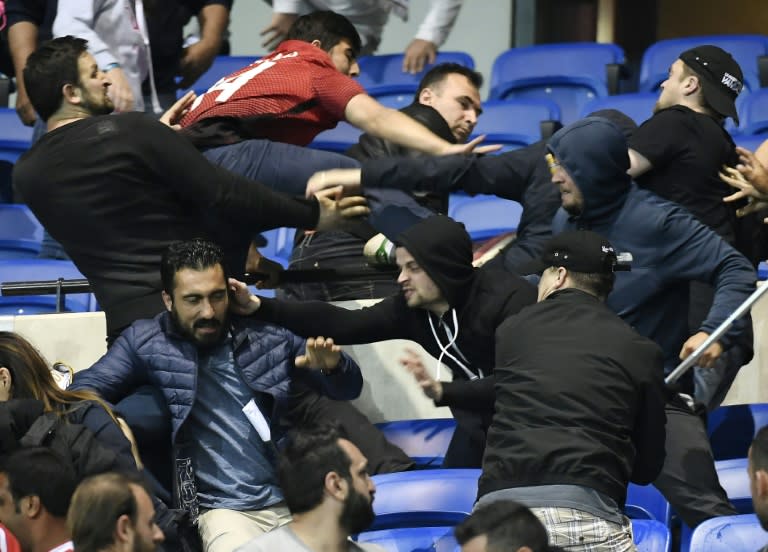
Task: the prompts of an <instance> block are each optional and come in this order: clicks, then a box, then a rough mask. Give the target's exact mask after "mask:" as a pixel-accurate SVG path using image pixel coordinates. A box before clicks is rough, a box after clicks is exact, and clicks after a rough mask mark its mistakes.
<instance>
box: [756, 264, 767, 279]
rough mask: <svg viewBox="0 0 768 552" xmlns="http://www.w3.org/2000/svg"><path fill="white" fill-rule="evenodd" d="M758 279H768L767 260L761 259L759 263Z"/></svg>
mask: <svg viewBox="0 0 768 552" xmlns="http://www.w3.org/2000/svg"><path fill="white" fill-rule="evenodd" d="M757 279H758V280H768V263H766V262H765V261H760V264H759V265H757Z"/></svg>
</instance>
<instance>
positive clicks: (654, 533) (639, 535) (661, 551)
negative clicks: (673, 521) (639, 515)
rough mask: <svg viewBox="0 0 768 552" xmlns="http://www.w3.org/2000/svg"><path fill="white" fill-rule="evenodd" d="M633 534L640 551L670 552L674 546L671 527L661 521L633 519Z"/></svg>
mask: <svg viewBox="0 0 768 552" xmlns="http://www.w3.org/2000/svg"><path fill="white" fill-rule="evenodd" d="M632 536H633V540H634V542H635V546H637V550H638V552H669V550H670V548H671V546H672V535H671V534H670V532H669V528H668V527H667V526H666V525H664V524H663V523H661V522H659V521H655V520H649V519H633V520H632Z"/></svg>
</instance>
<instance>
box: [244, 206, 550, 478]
mask: <svg viewBox="0 0 768 552" xmlns="http://www.w3.org/2000/svg"><path fill="white" fill-rule="evenodd" d="M398 244H399V245H401V246H403V247H405V248H406V249H407V250H408V252H409V253H410V254H411V255H413V257H414V259H415V260H416V262H417V263H418V264H419V266H421V267H422V268H423V269H424V270H425V271H426V272H427V274H428V275H429V276H430V278H431V279H432V280H433V281H434V283H435V284H436V285H437V287H438V288H439V289H440V291H441V292H442V294H443V297H445V299H446V300H447V302H448V304H449V306H450V308H449V310H448V311H447V312H446V313H445V314H443V316H437V315H435V314H433V313H431V312H430V311H428V310H425V309H422V308H411V307H409V306H408V304H407V303H406V300H405V298H404V296H403V294H402V293H398V294H397V295H394V296H392V297H388V298H386V299H384V300H382V301H381V302H379V303H377V304H376V305H373V306H371V307H366V308H363V309H360V310H348V309H345V308H343V307H337V306H335V305H331V304H328V303H325V302H322V301H303V302H299V301H279V300H275V299H262V300H261V308H260V309H259V310H258V311H257V312H256V313H255V315H254V316H256V317H258V318H261V319H263V320H268V321H271V322H274V323H276V324H279V325H282V326H285V327H286V328H288V329H289V330H291V331H293V332H295V333H297V334H298V335H301V336H304V337H310V336H314V335H326V336H330V337H332V338H333V339H334V341H335V342H336V343H338V344H340V345H351V344H357V343H372V342H375V341H384V340H387V339H410V340H412V341H415V342H417V343H418V344H420V345H421V346H422V347H424V349H425V350H426V351H427V352H428V353H429V354H431V355H432V356H434V357H436V358H442V361H443V363H444V364H446V365H447V366H448V367H449V368H450V369H451V371H452V372H453V378H454V381H453V382H450V383H449V382H444V383H443V397H442V400H441V401H440V402H439V403H437V404H438V406H449V407H450V408H451V411H452V412H453V415H454V417H455V418H456V421H457V425H458V427H457V432H456V434H455V435H454V440H453V441H452V443H451V448H449V451H448V453H447V454H446V462H445V464H444V465H446V466H451V467H460V466H466V467H469V466H479V465H480V460H481V459H482V452H483V447H484V443H485V429H486V428H487V426H488V424H489V423H490V419H491V416H492V414H493V402H492V401H489V400H488V397H489V396H490V397H492V396H493V378H488V376H489V375H491V374H492V373H493V370H494V363H495V350H496V343H495V339H494V335H495V333H496V328H497V327H498V326H499V325H500V324H501V323H502V322H503V321H504V320H506V319H507V318H509V317H510V316H512V315H513V314H516V313H517V312H518V311H519V310H520V309H521V308H523V307H525V306H526V305H531V304H533V303H535V302H536V289H535V288H534V287H533V286H532V285H530V284H529V283H528V282H526V281H525V280H523V279H521V278H519V277H517V276H513V275H510V274H508V273H505V272H502V271H498V272H497V271H492V270H482V271H480V270H476V269H474V268H473V267H472V243H471V241H470V238H469V236H468V235H467V232H466V230H465V229H464V226H463V225H462V224H460V223H458V222H455V221H454V220H452V219H451V218H449V217H446V216H442V215H438V216H434V217H430V218H427V219H424V220H422V221H421V222H419V223H418V224H415V225H414V226H412V227H411V228H409V229H408V230H406V231H404V232H403V233H402V234H400V237H399V239H398ZM454 314H455V319H454ZM454 320H456V322H457V324H455V323H454ZM433 328H434V331H433ZM446 330H447V332H449V333H450V334H452V335H455V334H458V335H457V337H456V340H455V343H454V344H453V345H450V344H449V342H450V338H449V337H447V332H446ZM443 351H446V352H445V353H444V352H443ZM480 397H484V399H480ZM462 440H463V444H459V442H460V441H462Z"/></svg>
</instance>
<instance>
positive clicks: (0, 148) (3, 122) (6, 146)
mask: <svg viewBox="0 0 768 552" xmlns="http://www.w3.org/2000/svg"><path fill="white" fill-rule="evenodd" d="M31 145H32V127H28V126H25V125H24V123H22V122H21V119H19V116H18V115H17V114H16V110H15V109H12V108H10V107H2V108H0V161H6V162H8V163H11V164H13V163H16V161H17V160H18V158H19V157H20V156H21V154H22V153H24V152H25V151H27V150H28V149H29V148H30V146H31Z"/></svg>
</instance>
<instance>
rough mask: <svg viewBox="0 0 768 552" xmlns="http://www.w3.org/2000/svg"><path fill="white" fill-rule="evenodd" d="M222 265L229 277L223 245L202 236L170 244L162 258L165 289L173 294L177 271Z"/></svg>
mask: <svg viewBox="0 0 768 552" xmlns="http://www.w3.org/2000/svg"><path fill="white" fill-rule="evenodd" d="M216 265H221V269H222V270H223V271H224V280H225V281H226V278H227V268H226V264H225V262H224V252H223V251H222V249H221V247H219V246H218V245H216V244H215V243H213V242H210V241H207V240H204V239H202V238H194V239H192V240H188V241H182V242H176V243H172V244H171V245H169V246H168V247H167V248H166V250H165V251H164V252H163V257H162V259H161V260H160V278H161V280H162V282H163V289H164V290H165V292H166V293H168V294H169V295H173V288H174V285H175V284H174V282H175V277H176V273H177V272H178V271H179V270H181V269H183V268H191V269H192V270H205V269H206V268H211V267H214V266H216Z"/></svg>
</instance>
